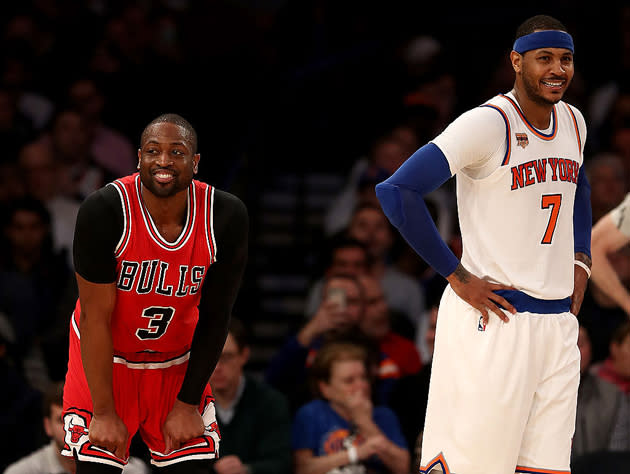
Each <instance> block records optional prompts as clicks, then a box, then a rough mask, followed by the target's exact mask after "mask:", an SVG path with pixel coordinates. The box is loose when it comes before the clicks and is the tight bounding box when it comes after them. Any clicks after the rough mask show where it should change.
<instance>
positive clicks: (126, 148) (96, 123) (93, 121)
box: [68, 78, 137, 177]
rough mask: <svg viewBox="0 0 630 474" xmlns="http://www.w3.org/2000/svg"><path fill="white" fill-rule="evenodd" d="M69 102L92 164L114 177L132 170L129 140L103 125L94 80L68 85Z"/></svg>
mask: <svg viewBox="0 0 630 474" xmlns="http://www.w3.org/2000/svg"><path fill="white" fill-rule="evenodd" d="M68 96H69V97H68V98H69V103H70V104H71V106H72V107H73V108H74V109H75V110H76V111H77V112H79V113H80V114H81V117H82V118H83V122H84V124H85V128H86V130H87V135H88V140H89V142H90V153H91V155H92V156H93V157H94V161H95V162H96V163H98V164H99V165H100V166H102V167H103V168H105V169H106V170H107V172H108V173H109V174H111V175H113V176H115V177H120V176H126V175H128V174H132V173H133V172H134V171H135V167H136V166H135V165H136V158H137V157H136V153H135V149H134V147H133V145H132V144H131V141H129V139H128V138H126V137H125V136H124V135H123V134H122V133H120V132H117V131H116V130H114V129H112V128H110V127H108V126H106V125H105V124H104V123H103V109H104V107H105V96H104V95H103V92H102V91H101V89H100V88H99V87H98V85H97V83H96V81H95V80H93V79H90V78H81V79H77V80H75V81H74V82H73V83H72V84H70V88H69V91H68Z"/></svg>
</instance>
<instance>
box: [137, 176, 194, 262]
mask: <svg viewBox="0 0 630 474" xmlns="http://www.w3.org/2000/svg"><path fill="white" fill-rule="evenodd" d="M134 185H135V189H136V199H137V200H138V206H139V208H140V211H141V213H142V219H143V220H144V225H145V227H146V229H147V231H148V232H149V235H150V236H151V238H152V239H153V241H154V242H155V243H156V244H158V245H159V246H160V247H162V248H163V249H165V250H171V251H175V250H179V249H181V248H182V247H183V246H184V245H185V244H186V242H187V241H188V239H189V238H190V236H191V234H192V230H193V228H194V226H195V219H196V217H197V196H196V193H195V185H194V183H191V184H190V186H189V187H188V191H187V193H188V195H187V207H188V213H187V215H186V223H185V224H184V228H183V229H182V232H181V233H180V234H179V237H177V240H175V242H169V241H168V240H166V239H165V238H164V237H162V234H160V232H159V231H158V229H157V227H156V225H155V222H153V218H152V217H151V214H150V213H149V211H148V210H147V208H146V207H145V205H144V201H143V200H142V184H141V182H140V175H138V176H136V179H135V183H134Z"/></svg>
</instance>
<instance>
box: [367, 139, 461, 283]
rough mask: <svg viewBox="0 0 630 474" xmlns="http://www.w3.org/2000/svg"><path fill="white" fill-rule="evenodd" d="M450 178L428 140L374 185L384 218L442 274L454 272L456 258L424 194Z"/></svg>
mask: <svg viewBox="0 0 630 474" xmlns="http://www.w3.org/2000/svg"><path fill="white" fill-rule="evenodd" d="M450 177H451V170H450V168H449V165H448V161H447V160H446V157H445V156H444V154H443V153H442V150H440V149H439V148H438V147H437V145H435V144H433V143H429V144H427V145H425V146H423V147H422V148H420V149H419V150H418V151H416V152H415V153H414V154H413V155H411V157H409V159H407V161H405V163H404V164H403V165H402V166H401V167H400V168H399V169H398V170H397V171H396V172H395V173H394V174H393V175H392V176H390V177H389V178H387V179H386V180H385V181H383V182H382V183H379V184H377V185H376V196H377V197H378V200H379V202H380V203H381V207H382V208H383V211H384V212H385V215H387V218H388V219H389V220H390V222H391V223H392V224H393V225H394V226H395V227H396V228H397V229H398V230H399V231H400V233H401V235H402V236H403V237H404V238H405V240H406V241H407V242H408V243H409V245H411V247H412V248H413V249H414V250H415V251H416V252H417V253H418V255H420V256H421V257H422V258H423V259H424V260H425V261H426V262H427V263H428V264H429V265H431V266H432V267H433V268H434V269H435V270H436V271H437V272H438V273H439V274H440V275H442V276H444V277H446V276H448V275H450V274H451V273H453V271H454V270H455V268H457V265H458V264H459V260H458V259H457V257H456V256H455V254H453V252H452V251H451V249H450V248H449V247H448V245H446V243H445V242H444V240H442V238H441V237H440V234H439V232H438V230H437V227H436V226H435V222H433V219H432V218H431V214H429V210H428V208H427V205H426V204H425V202H424V199H423V196H424V195H425V194H428V193H430V192H431V191H433V190H435V189H437V188H438V187H439V186H441V185H442V184H443V183H444V182H445V181H446V180H447V179H449V178H450Z"/></svg>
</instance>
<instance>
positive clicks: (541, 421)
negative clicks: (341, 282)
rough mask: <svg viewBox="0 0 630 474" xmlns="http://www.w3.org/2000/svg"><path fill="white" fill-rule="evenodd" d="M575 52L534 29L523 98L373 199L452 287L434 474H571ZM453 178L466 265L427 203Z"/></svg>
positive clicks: (432, 403) (579, 239)
mask: <svg viewBox="0 0 630 474" xmlns="http://www.w3.org/2000/svg"><path fill="white" fill-rule="evenodd" d="M573 50H574V48H573V39H572V38H571V35H570V34H569V33H567V31H566V28H565V27H564V25H563V24H562V23H560V22H559V21H558V20H556V19H555V18H552V17H549V16H545V15H538V16H535V17H532V18H530V19H528V20H526V21H525V22H524V23H523V24H522V25H521V26H520V27H519V28H518V29H517V32H516V40H515V42H514V45H513V48H512V51H511V53H510V60H511V64H512V68H513V69H514V72H515V81H514V88H513V89H512V90H511V91H510V92H508V93H506V94H499V95H497V96H496V97H494V98H492V99H490V100H489V101H488V102H486V103H485V104H483V105H482V106H480V107H477V108H475V109H472V110H470V111H468V112H466V113H464V114H463V115H461V116H460V117H459V118H457V119H456V120H455V121H454V122H453V123H452V124H450V125H449V126H448V127H447V128H446V129H445V130H444V132H442V133H441V134H440V135H439V136H437V137H436V138H435V139H434V140H432V141H431V142H430V143H429V144H427V145H425V146H423V147H422V148H420V149H419V150H418V151H416V152H415V153H414V154H413V155H412V156H411V157H410V158H409V159H408V160H407V161H406V162H405V163H404V164H403V165H402V166H401V167H400V168H399V169H398V170H397V171H396V172H395V173H394V174H393V175H392V176H391V177H390V178H388V179H387V180H385V181H384V182H382V183H379V184H378V185H377V186H376V193H377V196H378V198H379V201H380V202H381V205H382V207H383V209H384V211H385V213H386V214H387V216H388V217H389V219H390V220H391V222H392V223H393V224H394V225H395V226H396V227H397V228H398V229H399V231H400V232H401V234H402V235H403V236H404V237H405V239H406V240H407V241H408V242H409V243H410V245H411V246H412V247H413V248H414V249H415V250H416V252H418V254H419V255H420V256H422V257H423V258H424V259H425V260H426V261H427V262H428V263H429V264H430V265H431V266H433V268H435V269H436V271H438V272H439V273H440V274H441V275H443V276H444V277H445V278H446V279H447V280H448V282H449V285H448V286H447V287H446V290H445V292H444V295H443V296H442V300H441V303H440V308H439V318H438V323H437V329H436V338H435V351H434V357H433V365H432V374H431V383H430V390H429V401H428V408H427V416H426V422H425V429H424V438H423V444H422V466H423V467H422V468H421V469H423V470H424V472H432V471H444V472H454V473H458V474H459V473H466V474H506V473H509V472H519V473H533V472H536V473H551V472H553V473H561V472H567V473H568V472H570V469H569V458H570V450H571V438H572V436H573V431H574V427H575V409H576V400H577V388H578V383H579V373H580V356H579V352H578V349H577V336H578V323H577V320H576V317H575V315H577V313H578V312H579V309H580V305H581V303H582V299H583V296H584V290H585V288H586V283H587V279H588V277H589V276H590V264H591V259H590V234H591V208H590V199H589V196H590V188H589V185H588V182H587V180H586V177H585V174H584V171H583V169H582V163H583V151H584V141H585V139H586V125H585V122H584V118H583V117H582V114H581V113H580V112H579V111H578V110H577V109H576V108H575V107H573V106H571V105H569V104H567V103H565V102H563V101H562V100H561V99H562V97H563V95H564V93H565V91H566V89H567V87H569V84H570V83H571V79H572V78H573V73H574V65H573ZM455 174H457V202H458V214H459V223H460V229H461V236H462V241H463V249H464V250H463V255H462V259H461V262H460V261H459V260H458V259H457V257H455V255H454V254H453V252H451V250H450V249H449V248H448V246H447V245H446V243H445V242H444V241H443V240H442V239H441V238H440V236H439V234H438V232H437V229H436V227H435V224H434V222H433V220H432V219H431V217H430V214H429V212H428V210H427V207H426V205H425V204H424V201H423V196H424V195H426V194H428V193H429V192H431V191H433V190H434V189H436V188H437V187H439V186H440V185H441V184H442V183H444V182H445V181H446V180H447V179H449V178H450V177H451V176H453V175H455ZM421 428H422V427H418V430H420V429H421Z"/></svg>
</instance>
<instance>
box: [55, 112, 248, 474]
mask: <svg viewBox="0 0 630 474" xmlns="http://www.w3.org/2000/svg"><path fill="white" fill-rule="evenodd" d="M138 159H139V161H138V170H139V173H136V174H133V175H131V176H127V177H124V178H121V179H119V180H116V181H115V182H113V183H110V184H109V185H107V186H105V187H103V188H101V189H100V190H98V191H96V192H95V193H93V194H92V195H90V196H89V197H88V198H87V199H86V200H85V202H84V203H83V204H82V206H81V209H80V211H79V214H78V217H77V223H76V228H75V237H74V263H75V269H76V277H77V282H78V286H79V301H78V302H77V305H76V308H75V311H74V313H73V315H72V318H71V324H70V356H69V362H68V372H67V375H66V385H65V393H64V427H65V430H66V436H65V445H64V449H63V451H62V453H63V454H64V455H67V456H74V458H75V460H76V464H77V473H79V474H85V473H88V474H94V473H116V472H120V471H121V469H122V468H123V466H124V465H125V463H126V460H127V458H128V456H129V443H130V439H131V438H132V437H133V435H134V434H135V433H136V432H137V431H139V432H140V435H141V436H142V439H143V440H144V442H145V443H146V444H147V446H148V448H149V450H150V453H151V462H152V464H154V465H155V466H156V467H157V468H158V469H159V471H160V472H164V473H184V472H185V473H197V472H208V470H209V464H211V463H212V462H213V459H214V458H215V457H217V456H218V444H219V433H218V430H217V425H216V420H215V412H214V403H213V401H214V399H213V397H212V392H211V390H210V386H209V385H208V383H207V381H208V380H209V378H210V375H211V374H212V371H213V370H214V367H215V365H216V363H217V360H218V358H219V356H220V355H221V350H222V349H223V344H224V342H225V339H226V335H227V325H228V321H229V315H230V312H231V310H232V306H233V304H234V301H235V299H236V295H237V292H238V288H239V286H240V282H241V278H242V275H243V271H244V267H245V263H246V260H247V239H248V216H247V210H246V208H245V206H244V204H243V203H242V202H241V201H240V200H239V199H238V198H236V197H235V196H233V195H231V194H229V193H227V192H224V191H220V190H218V189H215V188H214V187H212V186H209V185H207V184H205V183H202V182H200V181H197V180H194V179H193V177H194V175H195V173H197V168H198V166H199V159H200V155H199V154H198V153H197V135H196V132H195V130H194V129H193V127H192V126H191V125H190V124H189V123H188V122H187V121H186V120H185V119H183V118H182V117H180V116H179V115H175V114H167V115H162V116H160V117H158V118H156V119H155V120H153V121H152V122H151V123H150V124H149V125H148V126H147V127H146V128H145V129H144V131H143V133H142V137H141V148H140V150H139V151H138Z"/></svg>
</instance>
